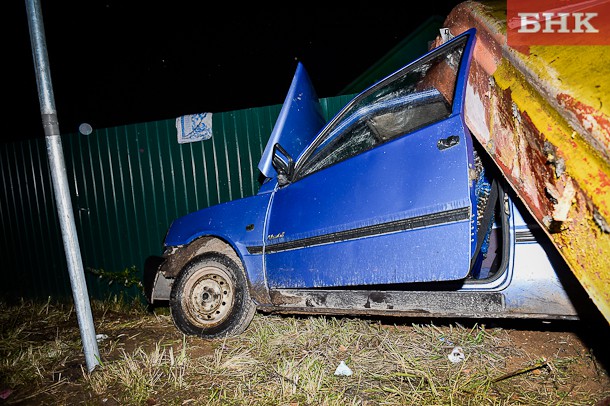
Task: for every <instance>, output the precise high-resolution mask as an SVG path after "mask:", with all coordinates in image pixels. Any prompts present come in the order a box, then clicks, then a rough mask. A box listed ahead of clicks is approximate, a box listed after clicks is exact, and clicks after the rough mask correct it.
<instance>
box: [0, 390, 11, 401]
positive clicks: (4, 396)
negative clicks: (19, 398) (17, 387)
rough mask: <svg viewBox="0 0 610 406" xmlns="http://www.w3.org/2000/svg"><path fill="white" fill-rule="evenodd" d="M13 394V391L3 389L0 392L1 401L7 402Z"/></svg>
mask: <svg viewBox="0 0 610 406" xmlns="http://www.w3.org/2000/svg"><path fill="white" fill-rule="evenodd" d="M11 393H13V390H12V389H3V390H1V391H0V399H2V400H5V399H8V397H9V396H11Z"/></svg>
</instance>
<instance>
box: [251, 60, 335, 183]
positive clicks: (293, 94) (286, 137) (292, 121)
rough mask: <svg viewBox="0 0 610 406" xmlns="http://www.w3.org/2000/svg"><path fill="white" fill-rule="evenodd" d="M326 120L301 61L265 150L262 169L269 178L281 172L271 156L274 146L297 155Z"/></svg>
mask: <svg viewBox="0 0 610 406" xmlns="http://www.w3.org/2000/svg"><path fill="white" fill-rule="evenodd" d="M324 123H325V120H324V115H323V114H322V108H321V106H320V102H319V100H318V96H317V95H316V92H315V90H314V88H313V85H312V83H311V79H310V78H309V75H308V74H307V71H306V70H305V68H304V67H303V64H302V63H301V62H299V63H298V65H297V69H296V72H295V74H294V77H293V79H292V83H291V85H290V89H289V90H288V94H287V95H286V99H285V101H284V104H283V105H282V109H281V110H280V114H279V116H278V118H277V120H276V122H275V126H274V127H273V130H272V131H271V135H270V137H269V140H268V141H267V146H266V147H265V150H264V151H263V154H262V157H261V160H260V162H259V164H258V169H259V170H260V171H261V173H262V174H263V175H265V176H267V177H268V178H272V177H274V176H276V175H277V173H276V171H275V169H274V168H273V165H272V162H271V159H272V156H273V147H274V146H275V145H276V144H280V145H282V146H283V147H284V148H285V149H286V151H287V152H288V153H289V154H290V155H291V156H292V157H296V156H298V155H300V154H301V152H302V151H303V149H304V148H305V147H306V146H307V145H308V144H309V143H310V141H311V140H312V139H313V137H314V136H315V135H316V134H317V133H318V131H320V129H321V128H322V127H323V126H324Z"/></svg>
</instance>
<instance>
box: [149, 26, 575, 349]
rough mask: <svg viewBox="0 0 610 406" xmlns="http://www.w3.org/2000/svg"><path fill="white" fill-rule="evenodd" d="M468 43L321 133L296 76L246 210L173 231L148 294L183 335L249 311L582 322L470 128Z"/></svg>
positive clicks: (548, 249)
mask: <svg viewBox="0 0 610 406" xmlns="http://www.w3.org/2000/svg"><path fill="white" fill-rule="evenodd" d="M475 39H476V32H475V30H474V29H472V30H469V31H467V32H465V33H463V34H461V35H459V36H456V37H455V38H452V39H451V40H449V41H447V42H445V43H444V44H443V45H441V46H439V47H437V48H435V49H433V50H431V51H430V52H429V53H427V54H426V55H424V56H422V57H421V58H419V59H417V60H416V61H414V62H412V63H410V64H409V65H407V66H405V67H403V68H402V69H400V70H398V71H396V72H395V73H393V74H391V75H390V76H388V77H386V78H384V79H382V80H381V81H379V82H378V83H376V84H374V85H373V86H371V87H369V88H368V89H366V90H365V91H363V92H362V93H360V94H359V95H357V96H356V97H355V98H354V99H353V100H351V101H350V102H349V103H348V104H347V105H346V106H345V107H344V108H343V109H342V110H341V111H340V112H339V113H338V114H337V115H336V116H335V117H334V118H333V119H332V120H331V121H330V122H328V123H326V122H325V121H324V119H323V116H322V112H321V108H320V105H319V102H318V98H317V96H316V93H315V91H314V89H313V88H312V85H311V81H310V79H309V77H308V75H307V73H306V71H305V69H304V67H303V66H302V65H301V64H299V65H298V66H297V69H296V73H295V75H294V78H293V81H292V84H291V86H290V89H289V92H288V95H287V97H286V101H285V103H284V105H283V106H282V109H281V111H280V114H279V117H278V120H277V122H276V124H275V127H274V129H273V131H272V134H271V136H270V138H269V141H268V144H267V146H266V149H265V150H264V152H263V155H262V158H261V161H260V163H259V166H258V169H259V170H260V172H261V173H262V174H263V175H264V177H265V180H264V182H263V183H262V185H261V186H260V189H259V191H258V193H257V194H256V195H254V196H251V197H247V198H243V199H238V200H234V201H230V202H227V203H223V204H219V205H216V206H212V207H208V208H205V209H202V210H199V211H196V212H194V213H191V214H188V215H186V216H184V217H181V218H178V219H176V220H175V221H174V222H173V223H172V225H171V226H170V228H169V230H168V232H167V235H166V237H165V241H164V248H165V249H164V253H163V256H162V257H157V256H151V257H149V258H148V259H147V261H146V264H145V272H144V286H145V295H146V297H147V300H148V301H149V302H150V303H151V304H155V303H159V302H167V301H168V302H169V307H170V309H171V314H172V318H173V320H174V323H175V325H176V327H177V328H178V329H180V330H181V331H182V332H184V333H185V334H188V335H196V336H200V337H204V338H215V337H222V336H227V335H235V334H239V333H241V332H243V331H244V330H245V329H246V328H247V326H248V324H249V323H250V321H251V320H252V318H253V317H254V314H255V313H256V311H257V310H258V311H260V312H268V313H278V312H279V313H292V314H333V315H376V316H391V315H394V316H399V317H422V316H425V317H473V318H482V317H485V318H538V319H577V318H578V316H577V312H576V310H575V306H574V305H573V303H572V301H571V300H570V298H569V296H568V294H567V293H566V290H565V288H564V286H563V285H562V283H561V282H560V279H559V277H558V274H560V273H562V272H564V273H565V272H566V270H567V273H569V269H568V268H566V266H565V264H564V263H563V262H561V261H555V260H553V257H554V256H556V255H555V254H554V251H553V250H552V249H553V247H552V245H551V244H549V243H548V242H545V241H547V240H545V239H544V238H543V237H545V235H544V234H543V233H541V232H540V230H539V228H538V227H537V225H536V223H535V222H534V221H533V220H532V219H531V218H530V217H529V216H528V213H527V211H526V210H524V209H523V208H520V206H518V201H517V200H516V199H513V198H512V195H511V191H510V188H509V187H508V186H507V184H506V183H505V182H504V181H503V178H502V176H501V173H500V172H498V170H497V168H496V166H495V165H494V164H493V161H491V160H490V158H489V156H488V155H486V152H485V150H484V149H482V148H481V147H480V145H479V144H477V141H476V140H475V139H474V138H473V137H472V135H471V133H470V131H469V130H468V128H467V127H466V125H465V121H464V103H465V94H466V89H467V77H468V74H467V73H468V69H469V64H470V60H471V54H472V50H473V46H474V42H475Z"/></svg>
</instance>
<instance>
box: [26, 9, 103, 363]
mask: <svg viewBox="0 0 610 406" xmlns="http://www.w3.org/2000/svg"><path fill="white" fill-rule="evenodd" d="M25 6H26V10H27V14H28V25H29V28H30V41H31V43H32V55H33V57H34V70H35V71H36V83H37V84H38V99H39V101H40V113H41V115H42V125H43V127H44V133H45V140H46V144H47V154H48V156H49V164H50V170H51V178H52V181H53V191H54V192H55V193H54V195H55V202H56V204H57V214H58V216H59V223H60V225H61V236H62V239H63V243H64V250H65V251H66V260H67V262H68V271H69V273H70V283H71V284H72V295H73V297H74V304H75V307H76V316H77V318H78V325H79V327H80V333H81V339H82V340H83V350H84V352H85V360H86V362H87V369H88V370H89V372H91V371H93V369H94V368H95V367H96V366H97V365H99V361H100V356H99V350H98V347H97V341H96V337H95V328H94V326H93V317H92V315H91V304H90V303H89V294H88V293H87V283H86V281H85V273H84V271H83V263H82V258H81V255H80V247H79V245H78V236H77V234H76V226H75V224H74V212H73V210H72V202H71V200H70V189H69V187H68V178H67V176H66V166H65V163H64V155H63V150H62V146H61V138H60V133H59V123H58V121H57V112H56V110H55V99H54V96H53V85H52V84H51V72H50V69H49V64H48V55H47V45H46V41H45V36H44V24H43V22H42V11H41V8H40V4H39V2H38V1H37V0H26V1H25Z"/></svg>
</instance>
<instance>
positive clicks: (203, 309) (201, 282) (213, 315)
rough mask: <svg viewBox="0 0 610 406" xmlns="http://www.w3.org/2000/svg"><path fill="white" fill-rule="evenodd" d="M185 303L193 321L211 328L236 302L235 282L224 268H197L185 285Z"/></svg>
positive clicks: (224, 317)
mask: <svg viewBox="0 0 610 406" xmlns="http://www.w3.org/2000/svg"><path fill="white" fill-rule="evenodd" d="M185 288H186V289H185V292H188V294H187V295H185V297H184V298H183V305H184V309H185V310H186V313H187V314H188V316H189V318H190V319H191V321H192V323H193V324H195V325H198V326H199V327H205V328H210V327H213V326H215V325H218V324H220V323H222V322H223V321H224V320H225V319H226V318H227V317H228V316H229V313H230V312H231V309H232V308H233V303H234V300H235V299H234V292H235V288H234V282H233V279H232V278H231V275H230V274H229V273H228V272H227V271H226V270H224V269H222V268H218V267H215V266H206V267H203V268H201V269H198V270H196V271H195V272H194V273H193V276H192V277H191V278H189V281H188V283H187V284H186V286H185Z"/></svg>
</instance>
